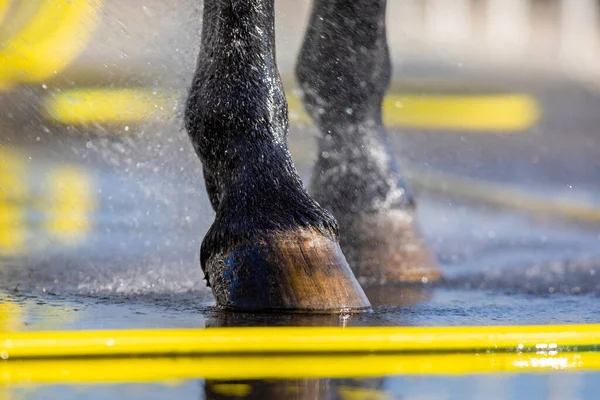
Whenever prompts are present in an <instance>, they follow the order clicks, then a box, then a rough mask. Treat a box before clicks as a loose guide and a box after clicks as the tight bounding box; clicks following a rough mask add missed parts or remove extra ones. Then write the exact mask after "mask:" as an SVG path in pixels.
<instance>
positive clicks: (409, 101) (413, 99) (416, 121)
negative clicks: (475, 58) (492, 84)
mask: <svg viewBox="0 0 600 400" xmlns="http://www.w3.org/2000/svg"><path fill="white" fill-rule="evenodd" d="M383 115H384V121H385V124H387V125H395V126H405V127H413V128H425V129H450V130H461V131H464V130H466V131H506V132H519V131H523V130H526V129H529V128H531V127H532V126H533V125H534V124H535V123H537V120H538V118H539V110H538V107H537V103H536V101H535V100H534V99H533V98H532V97H531V96H529V95H525V94H496V95H392V96H389V97H387V98H386V99H385V101H384V103H383Z"/></svg>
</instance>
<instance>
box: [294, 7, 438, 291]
mask: <svg viewBox="0 0 600 400" xmlns="http://www.w3.org/2000/svg"><path fill="white" fill-rule="evenodd" d="M385 8H386V0H353V1H347V0H314V4H313V11H312V15H311V18H310V23H309V27H308V31H307V33H306V38H305V41H304V45H303V47H302V50H301V53H300V57H299V61H298V65H297V69H296V74H297V77H298V81H299V83H300V87H301V89H302V91H303V100H304V104H305V106H306V108H307V110H308V112H309V113H310V115H311V116H312V118H313V119H314V121H315V122H316V124H317V125H318V126H319V128H320V130H321V132H322V137H321V138H320V140H319V156H318V161H317V163H316V166H315V170H314V174H313V179H312V182H311V191H312V193H313V195H314V196H315V198H316V199H317V201H318V202H319V204H321V205H322V206H324V207H325V208H327V209H328V210H330V211H331V212H332V213H333V215H334V216H335V217H336V218H337V220H338V222H339V223H340V233H341V242H340V243H341V246H342V250H343V251H344V253H345V254H346V257H347V258H348V262H349V263H350V265H351V266H352V267H353V269H354V271H355V273H356V274H357V276H358V277H359V280H361V282H368V283H370V282H378V283H381V282H390V281H396V282H397V281H421V280H422V281H426V280H429V279H434V278H437V277H439V272H438V270H437V266H436V264H435V262H434V260H433V257H431V255H430V253H429V252H428V250H427V249H426V248H425V246H424V244H423V242H422V239H421V237H420V235H419V232H418V229H417V227H416V224H415V221H414V202H413V198H412V195H411V193H410V192H409V191H408V190H407V186H406V185H405V183H404V182H403V181H402V178H401V176H400V174H399V172H398V169H397V167H396V165H395V162H394V160H393V157H392V155H391V154H390V153H389V151H388V148H387V145H386V133H385V129H384V127H383V125H382V119H381V103H382V101H383V97H384V94H385V91H386V89H387V87H388V84H389V81H390V75H391V66H390V60H389V54H388V48H387V42H386V34H385Z"/></svg>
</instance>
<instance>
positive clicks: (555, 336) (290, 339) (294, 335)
mask: <svg viewBox="0 0 600 400" xmlns="http://www.w3.org/2000/svg"><path fill="white" fill-rule="evenodd" d="M599 343H600V325H548V326H481V327H476V326H474V327H400V328H396V327H393V328H390V327H374V328H373V327H356V328H330V327H314V328H313V327H311V328H292V327H285V328H216V329H158V330H121V331H54V332H4V333H0V356H1V357H2V358H4V359H14V358H23V357H73V356H77V357H87V356H124V355H138V356H139V355H143V356H152V355H154V356H157V355H184V354H282V353H361V352H362V353H367V352H368V353H382V352H415V351H416V352H441V351H444V352H478V351H506V350H524V351H525V350H537V351H556V350H560V349H564V348H573V347H584V348H587V347H590V346H596V345H598V344H599Z"/></svg>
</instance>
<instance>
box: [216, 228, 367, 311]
mask: <svg viewBox="0 0 600 400" xmlns="http://www.w3.org/2000/svg"><path fill="white" fill-rule="evenodd" d="M205 271H206V274H207V276H208V278H209V281H210V283H211V286H212V291H213V294H214V296H215V298H216V301H217V306H218V307H220V308H222V309H226V310H237V311H253V312H256V311H259V312H299V313H344V312H361V311H365V310H369V309H370V307H371V305H370V303H369V300H368V299H367V297H366V296H365V294H364V292H363V290H362V288H361V287H360V285H359V283H358V281H357V280H356V278H355V277H354V275H353V273H352V271H351V269H350V267H349V266H348V263H347V262H346V259H345V257H344V255H343V254H342V252H341V250H340V247H339V245H338V243H337V242H336V241H334V240H332V239H330V238H328V237H326V236H323V234H321V233H320V232H318V231H316V230H312V229H297V230H294V231H289V232H279V231H276V232H269V233H266V234H265V235H263V236H262V238H261V239H259V240H257V241H256V242H254V243H250V244H247V245H245V246H238V247H237V248H234V249H231V250H229V251H226V252H223V253H221V254H215V255H213V256H212V257H210V258H209V259H208V260H207V262H206V265H205Z"/></svg>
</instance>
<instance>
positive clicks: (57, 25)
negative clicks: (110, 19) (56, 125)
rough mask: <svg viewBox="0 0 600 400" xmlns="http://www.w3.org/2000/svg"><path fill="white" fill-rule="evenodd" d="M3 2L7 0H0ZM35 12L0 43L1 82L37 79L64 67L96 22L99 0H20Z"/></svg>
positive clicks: (83, 42) (75, 54) (90, 33)
mask: <svg viewBox="0 0 600 400" xmlns="http://www.w3.org/2000/svg"><path fill="white" fill-rule="evenodd" d="M0 1H2V2H4V6H5V7H7V6H6V4H7V2H6V0H0ZM19 5H20V6H21V7H24V8H29V9H33V10H34V11H35V13H34V14H33V16H32V17H31V18H30V19H29V20H28V21H27V23H26V24H25V26H23V27H22V28H21V29H20V30H17V31H16V32H14V33H12V35H11V36H10V37H9V38H7V39H5V40H3V42H2V43H1V44H0V86H3V87H4V88H9V87H10V86H11V85H12V84H14V83H19V82H39V81H41V80H44V79H46V78H48V77H50V76H52V75H54V74H55V73H57V72H58V71H60V70H62V69H64V68H65V67H66V66H67V65H68V64H69V63H70V62H71V61H72V60H73V59H74V58H75V57H76V56H77V55H78V54H79V53H80V52H81V50H82V49H83V48H84V46H85V44H86V43H87V41H88V40H89V38H90V37H91V35H92V33H93V31H94V29H95V28H96V26H97V25H98V14H97V12H98V10H99V8H100V7H101V6H102V1H101V0H40V1H30V0H28V1H21V2H20V3H19Z"/></svg>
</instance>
